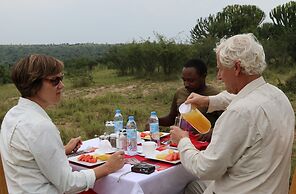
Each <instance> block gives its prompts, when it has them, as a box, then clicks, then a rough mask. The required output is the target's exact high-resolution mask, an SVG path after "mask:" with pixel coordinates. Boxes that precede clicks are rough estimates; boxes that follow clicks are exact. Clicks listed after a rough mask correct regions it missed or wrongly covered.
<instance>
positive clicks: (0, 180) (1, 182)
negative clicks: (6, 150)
mask: <svg viewBox="0 0 296 194" xmlns="http://www.w3.org/2000/svg"><path fill="white" fill-rule="evenodd" d="M0 193H1V194H8V191H7V185H6V180H5V176H4V170H3V165H2V160H1V155H0Z"/></svg>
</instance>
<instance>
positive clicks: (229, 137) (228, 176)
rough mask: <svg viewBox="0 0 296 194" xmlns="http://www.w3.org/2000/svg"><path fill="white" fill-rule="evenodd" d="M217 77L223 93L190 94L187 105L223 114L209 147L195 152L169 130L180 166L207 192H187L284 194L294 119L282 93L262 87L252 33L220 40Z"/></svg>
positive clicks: (261, 63) (192, 188) (190, 189)
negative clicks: (218, 111)
mask: <svg viewBox="0 0 296 194" xmlns="http://www.w3.org/2000/svg"><path fill="white" fill-rule="evenodd" d="M215 51H216V56H217V68H218V75H217V78H218V79H219V80H222V81H223V82H224V84H225V88H226V90H227V92H226V91H224V92H222V93H220V94H218V95H216V96H210V97H206V96H200V95H198V94H191V95H190V96H189V97H188V99H187V101H186V103H192V104H195V105H196V106H204V107H205V106H208V111H209V112H210V111H213V110H223V109H225V111H224V113H223V114H222V115H221V116H220V117H219V119H218V120H217V122H216V125H215V128H214V130H213V131H214V132H213V135H212V141H211V143H210V144H209V146H208V148H207V149H206V150H204V151H199V150H197V149H195V148H194V146H193V145H192V144H191V143H190V141H189V139H188V135H187V133H186V132H185V131H182V130H181V129H180V128H178V127H175V126H172V127H171V137H172V140H173V142H175V143H178V149H179V151H180V153H181V161H182V164H183V165H184V167H185V168H186V169H187V170H188V171H190V172H192V173H193V174H194V175H196V176H197V177H198V180H213V181H211V182H210V184H208V185H207V187H206V188H205V187H204V185H203V184H202V182H201V181H195V182H192V183H190V184H189V185H188V186H187V188H186V189H185V193H206V194H208V193H211V194H212V193H216V194H226V193H227V194H228V193H240V194H242V193H248V194H250V193H256V194H257V193H278V194H282V193H288V189H289V174H290V164H291V151H292V144H293V139H294V127H295V115H294V111H293V108H292V106H291V104H290V102H289V100H288V98H287V97H286V96H285V94H284V93H283V92H282V91H281V90H279V89H278V88H277V87H275V86H273V85H270V84H268V83H266V82H265V80H264V79H263V77H262V72H263V71H264V69H265V67H266V63H265V54H264V50H263V47H262V46H261V44H260V43H259V42H258V41H257V39H256V37H255V36H254V35H253V34H240V35H236V36H233V37H230V38H228V39H222V40H221V41H220V44H219V45H218V46H217V47H216V49H215Z"/></svg>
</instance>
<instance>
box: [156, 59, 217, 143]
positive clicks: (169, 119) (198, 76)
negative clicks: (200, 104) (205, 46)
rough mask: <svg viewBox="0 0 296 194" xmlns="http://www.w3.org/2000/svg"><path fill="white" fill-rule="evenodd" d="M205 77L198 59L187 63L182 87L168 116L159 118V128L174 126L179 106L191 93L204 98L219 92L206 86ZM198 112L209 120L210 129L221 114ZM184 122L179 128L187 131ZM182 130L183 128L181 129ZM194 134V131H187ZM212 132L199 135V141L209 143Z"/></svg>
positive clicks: (203, 66) (205, 72)
mask: <svg viewBox="0 0 296 194" xmlns="http://www.w3.org/2000/svg"><path fill="white" fill-rule="evenodd" d="M206 76H207V66H206V64H205V63H204V62H203V61H202V60H200V59H190V60H189V61H187V62H186V63H185V64H184V66H183V70H182V80H183V83H184V86H183V87H181V88H179V89H177V91H176V93H175V95H174V98H173V101H172V104H171V109H170V112H169V114H168V115H166V116H164V117H160V118H159V125H160V126H165V127H167V126H171V125H174V124H175V119H176V117H177V116H179V110H178V109H179V106H180V105H181V104H182V103H183V102H185V101H186V99H187V97H188V96H189V95H190V94H191V93H192V92H194V93H198V94H200V95H204V96H210V95H216V94H218V93H219V92H220V91H219V90H218V89H217V88H215V87H213V86H211V85H209V84H206ZM199 110H200V111H201V112H202V113H203V114H204V115H205V116H206V117H207V118H208V119H209V121H210V122H211V125H212V128H213V127H214V125H215V122H216V120H217V119H218V117H219V116H220V115H221V112H219V111H217V112H212V113H207V109H206V108H199ZM185 122H186V121H184V120H182V121H181V127H182V128H183V127H186V128H187V130H188V125H186V123H185ZM183 129H184V128H183ZM189 130H190V131H191V130H192V131H193V132H195V130H194V129H189ZM211 134H212V130H210V132H209V133H207V134H205V135H199V139H198V140H201V141H208V142H209V141H210V140H211Z"/></svg>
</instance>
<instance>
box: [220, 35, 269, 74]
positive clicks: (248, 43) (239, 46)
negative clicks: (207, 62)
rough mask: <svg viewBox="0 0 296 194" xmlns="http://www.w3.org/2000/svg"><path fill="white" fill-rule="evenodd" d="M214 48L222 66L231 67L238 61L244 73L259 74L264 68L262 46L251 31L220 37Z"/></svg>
mask: <svg viewBox="0 0 296 194" xmlns="http://www.w3.org/2000/svg"><path fill="white" fill-rule="evenodd" d="M214 50H215V52H216V54H217V56H219V59H220V62H221V64H222V65H223V66H225V67H228V68H231V67H233V66H234V64H235V63H236V62H238V61H239V62H240V64H241V67H242V72H243V73H244V74H246V75H261V74H262V72H263V71H264V69H265V68H266V62H265V53H264V50H263V47H262V45H261V44H260V43H259V42H258V40H257V38H256V37H255V36H254V35H253V34H252V33H249V34H238V35H235V36H232V37H230V38H228V39H225V38H222V39H221V40H220V42H219V43H218V44H217V46H216V48H215V49H214Z"/></svg>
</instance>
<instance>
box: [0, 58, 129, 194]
mask: <svg viewBox="0 0 296 194" xmlns="http://www.w3.org/2000/svg"><path fill="white" fill-rule="evenodd" d="M63 68H64V65H63V63H62V62H61V61H59V60H57V59H55V58H53V57H50V56H46V55H30V56H28V57H25V58H23V59H21V60H20V61H19V62H18V63H16V64H15V65H14V66H13V68H12V80H13V82H14V84H15V86H16V87H17V89H18V90H19V92H20V93H21V97H20V98H19V101H18V104H17V105H16V106H14V107H13V108H11V109H10V110H9V111H8V112H7V114H6V115H5V117H4V119H3V122H2V125H1V131H0V151H1V157H2V162H3V166H4V172H5V177H6V181H7V186H8V191H9V193H50V194H55V193H68V192H70V193H75V192H80V191H84V190H87V189H89V188H92V187H93V185H94V182H95V180H96V179H99V178H101V177H103V176H106V175H108V174H109V173H112V172H115V171H117V170H118V169H120V168H122V166H123V165H124V161H123V152H116V153H115V154H113V155H112V156H111V157H110V159H109V160H108V161H107V162H106V163H105V164H103V165H101V166H99V167H96V168H94V169H88V170H82V171H80V172H72V168H71V167H70V165H69V163H68V160H67V156H66V154H67V153H70V152H72V151H76V150H77V148H79V147H80V145H81V140H80V138H74V139H72V140H70V142H69V143H68V144H67V145H66V146H65V147H64V146H63V143H62V140H61V137H60V132H59V130H58V128H57V127H56V126H55V125H54V123H53V122H52V121H51V119H50V117H49V116H48V115H47V113H46V112H45V109H46V108H47V107H49V106H52V105H55V104H57V103H58V102H59V101H60V99H61V94H62V91H63V88H64V84H63V82H62V80H63V73H62V71H63Z"/></svg>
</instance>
